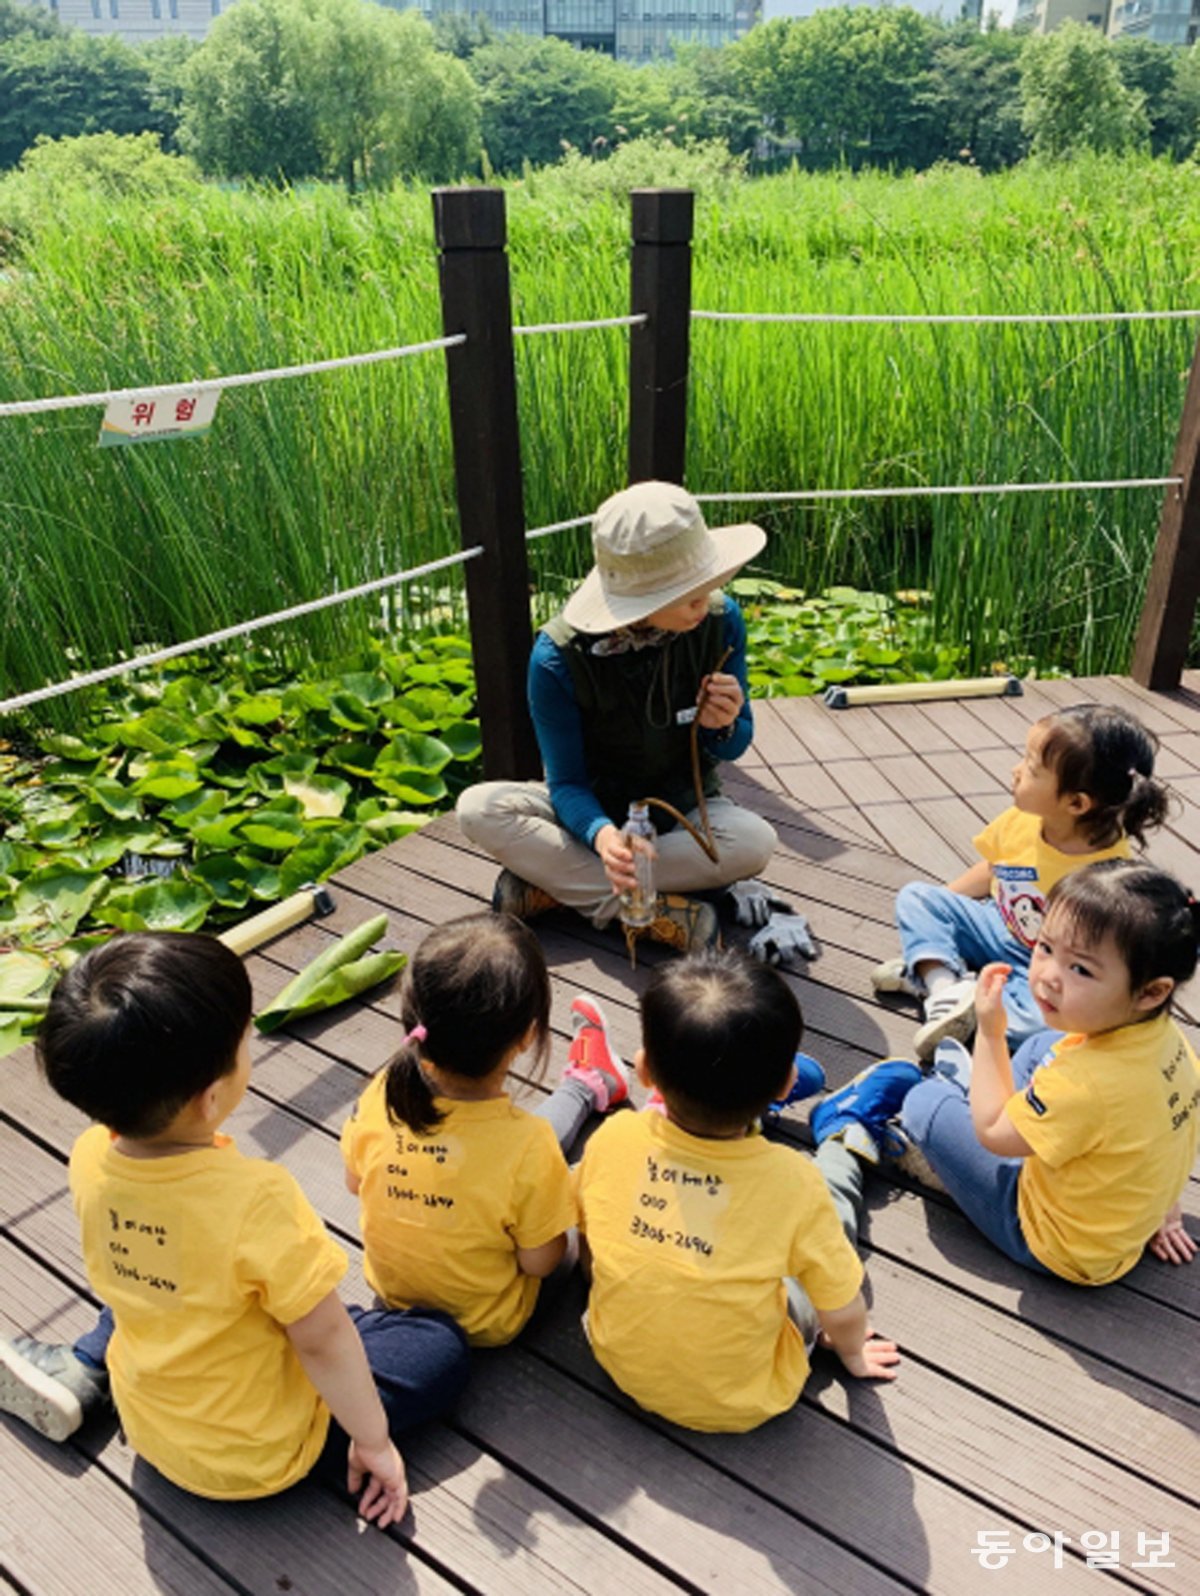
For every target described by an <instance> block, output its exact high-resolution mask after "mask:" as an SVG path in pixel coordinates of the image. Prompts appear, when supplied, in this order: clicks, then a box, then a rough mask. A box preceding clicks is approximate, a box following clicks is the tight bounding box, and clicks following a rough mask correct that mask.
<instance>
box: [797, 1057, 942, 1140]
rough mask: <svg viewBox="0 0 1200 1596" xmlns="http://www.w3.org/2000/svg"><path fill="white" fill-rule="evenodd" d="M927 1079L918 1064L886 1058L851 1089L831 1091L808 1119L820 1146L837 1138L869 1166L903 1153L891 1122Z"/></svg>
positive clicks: (867, 1070) (851, 1085) (868, 1071)
mask: <svg viewBox="0 0 1200 1596" xmlns="http://www.w3.org/2000/svg"><path fill="white" fill-rule="evenodd" d="M923 1079H924V1076H923V1075H922V1073H921V1070H920V1068H919V1067H918V1066H917V1065H916V1064H912V1063H910V1062H909V1061H908V1060H907V1059H902V1058H885V1059H884V1060H883V1061H882V1062H881V1063H879V1064H872V1065H871V1066H870V1068H869V1069H865V1070H861V1071H860V1072H859V1074H857V1075H856V1076H855V1077H854V1079H853V1080H852V1081H851V1082H850V1084H849V1085H848V1086H843V1087H842V1089H841V1090H840V1091H838V1092H831V1093H830V1095H829V1096H828V1097H827V1098H826V1099H825V1101H824V1102H823V1103H818V1104H817V1106H816V1108H814V1109H813V1111H812V1113H811V1114H810V1115H809V1117H808V1123H809V1126H810V1128H811V1130H812V1133H813V1140H814V1141H815V1142H816V1143H817V1145H818V1146H820V1144H821V1143H822V1142H823V1141H826V1140H827V1139H828V1138H829V1137H830V1136H835V1137H837V1138H838V1139H839V1140H840V1141H842V1142H843V1143H844V1144H845V1145H846V1146H847V1147H848V1148H849V1149H850V1150H851V1152H854V1153H857V1154H858V1156H859V1157H860V1158H863V1159H865V1160H866V1161H867V1163H868V1164H877V1163H878V1162H879V1160H880V1158H881V1157H882V1156H884V1155H885V1154H889V1153H891V1152H893V1151H900V1150H901V1149H900V1148H899V1144H898V1141H897V1137H896V1131H895V1129H894V1127H893V1126H891V1125H890V1124H889V1123H888V1121H889V1120H891V1119H892V1118H893V1117H894V1116H895V1115H896V1114H897V1113H898V1112H899V1110H900V1105H901V1103H903V1101H904V1099H905V1098H906V1097H907V1096H908V1094H909V1092H910V1091H912V1089H913V1087H914V1086H916V1085H917V1084H918V1082H920V1081H922V1080H923Z"/></svg>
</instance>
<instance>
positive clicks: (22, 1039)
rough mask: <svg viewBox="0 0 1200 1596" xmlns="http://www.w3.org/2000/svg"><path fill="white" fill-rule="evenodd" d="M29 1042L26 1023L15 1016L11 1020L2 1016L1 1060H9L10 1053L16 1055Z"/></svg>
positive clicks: (0, 1022)
mask: <svg viewBox="0 0 1200 1596" xmlns="http://www.w3.org/2000/svg"><path fill="white" fill-rule="evenodd" d="M28 1040H29V1035H28V1032H27V1031H26V1028H25V1022H23V1021H22V1020H21V1019H20V1018H18V1017H15V1016H14V1017H13V1018H11V1019H10V1018H6V1017H4V1016H2V1015H0V1058H7V1057H8V1055H9V1054H10V1053H15V1052H16V1051H17V1049H18V1048H19V1047H23V1046H24V1044H25V1043H26V1042H27V1041H28Z"/></svg>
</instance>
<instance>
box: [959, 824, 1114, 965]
mask: <svg viewBox="0 0 1200 1596" xmlns="http://www.w3.org/2000/svg"><path fill="white" fill-rule="evenodd" d="M974 841H975V846H976V848H977V849H978V850H979V852H980V853H981V854H982V855H983V857H984V858H985V859H986V860H987V862H988V863H989V864H990V865H991V867H992V896H993V897H994V898H995V900H996V907H997V908H998V909H999V911H1000V918H1001V919H1002V920H1003V921H1004V924H1005V926H1006V927H1007V929H1008V932H1009V935H1010V936H1012V937H1013V938H1015V940H1016V941H1017V942H1019V943H1020V944H1021V945H1022V946H1023V947H1026V948H1032V947H1033V946H1034V944H1035V943H1036V942H1037V939H1038V934H1039V933H1040V931H1041V928H1042V915H1043V914H1044V913H1045V909H1046V898H1047V896H1048V895H1049V892H1050V888H1051V887H1052V886H1053V885H1054V883H1055V882H1056V881H1059V880H1061V878H1062V877H1063V876H1069V875H1070V874H1071V872H1072V871H1073V870H1082V869H1083V868H1084V866H1085V865H1091V864H1097V863H1098V862H1099V861H1100V860H1101V859H1128V858H1129V839H1128V837H1122V838H1121V840H1120V842H1115V843H1114V844H1113V845H1112V847H1111V848H1098V849H1097V850H1096V851H1095V852H1094V853H1061V852H1060V851H1059V850H1058V849H1057V848H1052V847H1051V846H1050V844H1049V843H1048V842H1047V841H1046V840H1045V838H1044V837H1043V836H1042V822H1041V820H1040V819H1039V817H1038V816H1037V815H1027V814H1025V812H1024V811H1023V810H1021V809H1006V810H1005V811H1004V813H1003V814H1002V815H997V816H996V818H995V820H993V821H992V823H991V825H990V826H985V827H984V829H983V830H982V831H981V832H980V833H979V835H978V836H977V837H976V838H975V839H974Z"/></svg>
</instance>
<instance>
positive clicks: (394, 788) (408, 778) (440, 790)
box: [372, 768, 449, 804]
mask: <svg viewBox="0 0 1200 1596" xmlns="http://www.w3.org/2000/svg"><path fill="white" fill-rule="evenodd" d="M372 779H373V781H374V784H375V786H376V787H378V788H379V790H380V792H386V793H390V794H391V796H392V797H393V798H399V799H400V801H401V803H406V804H435V803H437V801H438V799H439V798H444V797H445V796H446V794H447V793H448V792H449V788H448V787H447V786H446V783H445V782H444V781H443V780H442V778H441V777H440V776H429V775H426V774H425V772H424V771H420V770H401V769H399V768H397V769H395V770H389V771H388V773H387V774H386V775H383V774H382V773H381V772H378V771H377V772H376V774H375V776H374V777H373V778H372Z"/></svg>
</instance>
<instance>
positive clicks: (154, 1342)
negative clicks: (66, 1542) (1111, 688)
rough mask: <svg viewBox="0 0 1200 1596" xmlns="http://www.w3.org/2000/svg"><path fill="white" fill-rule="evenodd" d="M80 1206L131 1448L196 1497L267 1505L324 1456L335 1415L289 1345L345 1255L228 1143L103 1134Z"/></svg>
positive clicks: (79, 1148)
mask: <svg viewBox="0 0 1200 1596" xmlns="http://www.w3.org/2000/svg"><path fill="white" fill-rule="evenodd" d="M70 1181H71V1196H72V1198H73V1200H74V1204H75V1212H76V1213H77V1214H78V1216H79V1223H80V1227H81V1230H82V1235H83V1256H84V1263H85V1265H86V1267H87V1274H88V1279H89V1280H90V1281H91V1284H92V1289H93V1290H94V1291H95V1293H96V1295H97V1296H98V1297H100V1298H101V1300H102V1301H104V1302H106V1303H107V1304H108V1305H109V1307H110V1308H111V1309H112V1311H113V1318H114V1320H115V1321H116V1330H115V1333H114V1335H113V1338H112V1340H111V1342H110V1343H109V1347H108V1368H109V1373H110V1374H111V1376H112V1389H113V1396H114V1398H115V1400H116V1404H117V1409H118V1411H119V1412H120V1415H121V1424H122V1426H123V1427H124V1430H125V1433H126V1435H127V1436H128V1438H129V1444H130V1445H131V1446H132V1447H133V1448H134V1450H135V1451H137V1452H139V1453H140V1454H141V1456H142V1457H144V1458H145V1459H146V1461H147V1462H148V1463H152V1464H153V1465H154V1467H155V1468H156V1469H158V1470H159V1472H160V1473H162V1474H165V1475H166V1477H167V1478H168V1479H169V1480H173V1481H174V1483H175V1484H176V1485H180V1486H182V1487H183V1489H184V1490H186V1491H194V1492H195V1493H196V1494H197V1495H198V1496H214V1497H222V1498H227V1499H238V1498H242V1497H254V1496H270V1495H273V1494H274V1493H275V1492H276V1491H282V1490H285V1489H286V1488H287V1487H288V1486H289V1485H293V1484H295V1482H296V1481H297V1480H299V1479H302V1478H303V1477H304V1476H305V1475H306V1474H307V1473H308V1472H309V1470H310V1469H311V1468H312V1466H313V1464H314V1463H315V1462H316V1460H317V1458H318V1457H319V1456H320V1453H321V1448H322V1447H323V1446H324V1444H325V1437H326V1434H327V1432H328V1429H329V1410H328V1409H327V1408H326V1406H325V1404H324V1403H323V1402H322V1401H321V1399H320V1397H319V1396H318V1395H317V1393H316V1390H315V1389H314V1388H313V1385H312V1383H311V1382H310V1380H309V1378H308V1376H307V1375H306V1374H305V1372H304V1370H303V1368H302V1367H301V1364H300V1361H299V1359H298V1358H297V1357H296V1354H295V1353H294V1352H293V1350H292V1346H291V1343H290V1342H289V1341H288V1338H287V1335H286V1334H285V1331H284V1326H285V1325H289V1324H294V1323H295V1321H296V1320H297V1319H302V1318H303V1317H304V1315H305V1314H306V1313H311V1311H312V1310H313V1309H314V1308H315V1307H316V1306H317V1304H318V1303H319V1302H320V1301H321V1300H322V1298H324V1297H326V1296H328V1294H329V1293H330V1292H331V1291H332V1290H333V1289H334V1288H335V1287H336V1285H337V1283H338V1281H339V1280H340V1279H341V1278H342V1276H343V1274H345V1272H346V1255H345V1253H344V1252H343V1251H342V1249H341V1248H340V1247H338V1246H337V1245H336V1244H335V1243H334V1242H333V1241H332V1240H331V1239H330V1237H329V1236H328V1235H327V1234H326V1232H325V1228H324V1226H323V1225H322V1224H321V1221H320V1220H319V1219H318V1218H317V1216H316V1214H315V1213H314V1212H313V1210H312V1208H311V1206H310V1205H309V1202H308V1200H307V1198H306V1197H305V1196H304V1193H303V1192H302V1191H301V1190H300V1187H299V1186H298V1185H297V1184H296V1181H295V1180H294V1179H293V1178H292V1176H291V1175H289V1174H288V1172H287V1170H285V1169H280V1168H279V1167H278V1166H277V1165H275V1164H269V1163H267V1162H265V1161H264V1160H263V1159H258V1158H245V1157H243V1156H242V1154H241V1153H239V1152H238V1150H237V1148H236V1147H235V1146H234V1144H233V1142H232V1140H231V1139H230V1138H229V1137H227V1136H218V1137H216V1138H215V1145H214V1146H213V1147H211V1148H204V1149H203V1150H201V1151H197V1152H192V1153H182V1154H178V1155H176V1156H174V1157H170V1158H129V1157H127V1156H126V1155H125V1154H124V1153H120V1152H118V1151H117V1149H116V1148H115V1147H114V1146H113V1145H112V1138H111V1136H110V1134H109V1132H108V1131H107V1130H105V1129H104V1127H103V1126H102V1125H94V1126H93V1127H92V1128H91V1130H87V1131H85V1132H84V1133H83V1135H82V1136H81V1137H80V1138H79V1140H78V1141H77V1142H76V1143H75V1146H74V1148H73V1150H72V1152H71V1166H70Z"/></svg>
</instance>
